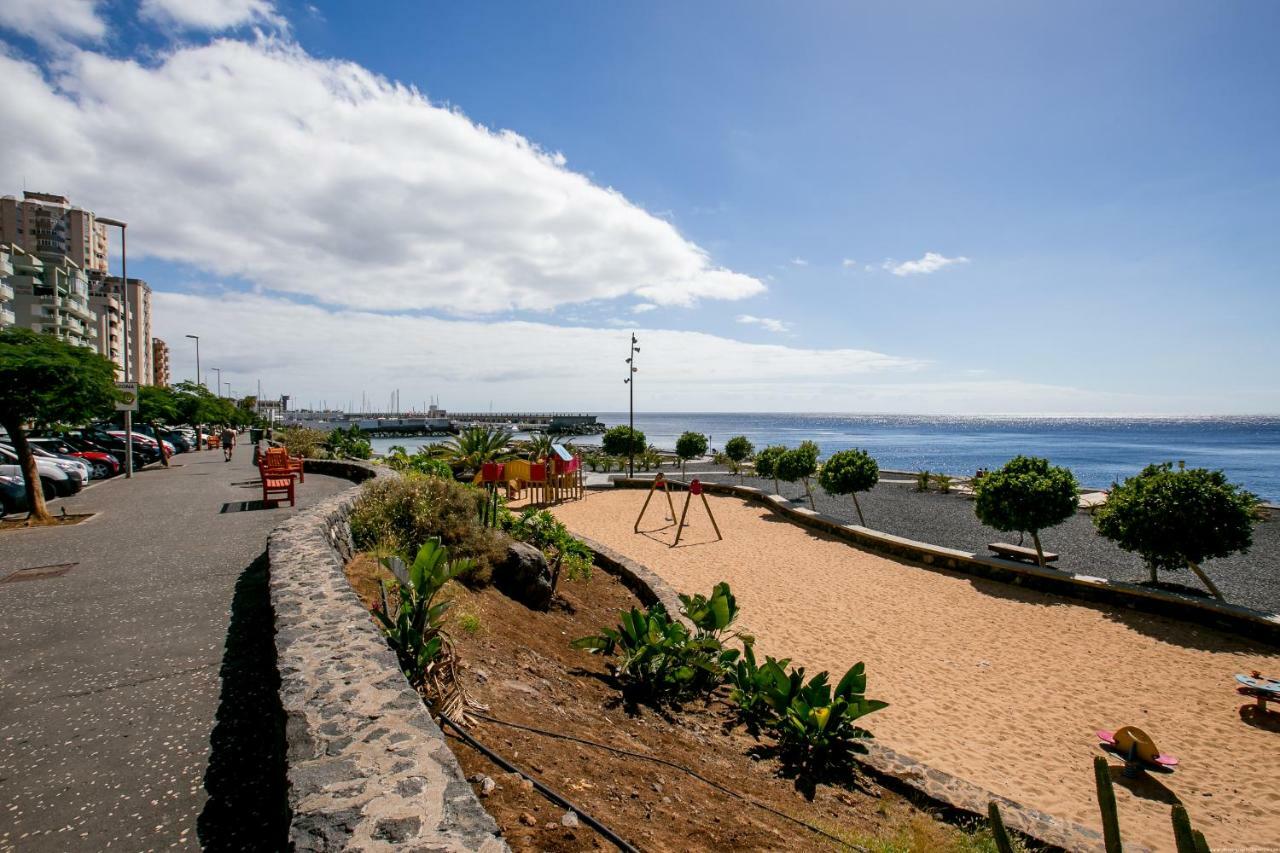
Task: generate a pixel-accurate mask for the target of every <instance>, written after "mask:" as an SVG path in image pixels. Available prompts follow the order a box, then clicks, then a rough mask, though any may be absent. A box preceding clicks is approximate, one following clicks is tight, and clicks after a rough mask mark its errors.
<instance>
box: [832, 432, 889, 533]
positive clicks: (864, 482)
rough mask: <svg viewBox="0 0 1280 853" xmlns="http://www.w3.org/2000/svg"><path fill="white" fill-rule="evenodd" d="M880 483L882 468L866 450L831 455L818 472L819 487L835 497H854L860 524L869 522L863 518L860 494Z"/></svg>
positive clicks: (854, 505)
mask: <svg viewBox="0 0 1280 853" xmlns="http://www.w3.org/2000/svg"><path fill="white" fill-rule="evenodd" d="M878 482H880V466H879V465H877V464H876V460H874V459H872V458H871V454H870V453H867V452H866V451H865V450H841V451H839V452H837V453H833V454H831V458H830V459H828V460H827V461H826V462H824V463H823V464H822V470H821V471H819V472H818V485H820V486H822V488H824V489H826V490H827V492H828V493H830V494H833V495H852V496H853V508H854V509H855V510H857V511H858V523H859V524H862V525H865V524H866V523H867V522H866V520H865V519H864V518H863V517H862V505H861V504H859V503H858V492H865V491H867V490H869V489H871V488H873V487H874V486H875V484H876V483H878Z"/></svg>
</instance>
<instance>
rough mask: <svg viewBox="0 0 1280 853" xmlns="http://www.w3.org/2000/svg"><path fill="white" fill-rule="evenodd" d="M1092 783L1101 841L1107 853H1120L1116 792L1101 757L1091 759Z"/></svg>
mask: <svg viewBox="0 0 1280 853" xmlns="http://www.w3.org/2000/svg"><path fill="white" fill-rule="evenodd" d="M1093 781H1094V783H1095V784H1096V785H1097V788H1098V808H1099V809H1100V810H1101V811H1102V839H1103V843H1104V844H1105V845H1106V848H1107V853H1120V851H1121V849H1122V845H1121V843H1120V817H1119V815H1118V814H1117V812H1116V792H1115V789H1114V788H1112V787H1111V768H1110V766H1108V764H1107V760H1106V759H1105V758H1103V757H1102V756H1101V755H1095V756H1094V758H1093Z"/></svg>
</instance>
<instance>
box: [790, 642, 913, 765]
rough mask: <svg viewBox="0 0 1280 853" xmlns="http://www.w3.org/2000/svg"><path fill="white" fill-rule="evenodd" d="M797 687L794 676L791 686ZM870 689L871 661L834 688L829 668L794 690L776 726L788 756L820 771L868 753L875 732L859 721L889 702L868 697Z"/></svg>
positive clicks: (792, 760)
mask: <svg viewBox="0 0 1280 853" xmlns="http://www.w3.org/2000/svg"><path fill="white" fill-rule="evenodd" d="M800 675H801V676H803V670H800ZM792 685H793V681H791V680H789V681H788V689H789V690H791V688H792ZM866 689H867V676H866V665H865V664H863V663H861V662H859V663H856V664H854V665H853V666H852V667H850V668H849V671H848V672H846V673H845V674H844V678H841V679H840V683H839V684H837V685H836V687H835V690H834V691H833V690H832V689H831V685H830V684H829V683H828V681H827V673H825V672H820V673H818V674H817V675H815V676H814V677H813V678H812V679H810V681H809V682H808V683H807V684H803V685H802V686H799V687H798V689H794V690H791V695H790V701H789V702H788V703H787V705H786V708H785V710H784V711H783V712H782V714H781V719H780V720H779V721H778V723H777V725H776V731H777V736H778V745H779V747H781V749H782V752H783V755H784V757H786V758H787V759H788V760H789V761H790V762H792V763H794V764H795V765H796V766H798V767H801V768H803V769H804V770H806V771H808V772H810V773H817V774H821V773H823V772H826V771H828V770H830V769H834V768H837V767H842V766H845V765H846V764H847V763H848V761H849V759H850V757H851V755H852V754H853V753H856V752H866V751H867V748H866V746H864V745H863V744H862V741H863V740H866V739H868V738H870V737H872V735H871V732H869V731H867V730H866V729H864V728H862V727H861V726H859V725H857V723H856V721H857V720H859V719H861V718H862V717H865V716H866V715H867V714H871V713H874V712H876V711H879V710H880V709H881V708H886V707H888V705H889V703H888V702H882V701H880V700H879V699H868V698H867V697H866V695H865V694H866Z"/></svg>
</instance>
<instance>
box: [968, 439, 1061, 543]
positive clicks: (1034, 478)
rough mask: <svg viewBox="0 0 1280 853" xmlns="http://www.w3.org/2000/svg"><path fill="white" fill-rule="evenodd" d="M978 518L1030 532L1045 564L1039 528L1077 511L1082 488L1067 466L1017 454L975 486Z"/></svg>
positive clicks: (997, 527)
mask: <svg viewBox="0 0 1280 853" xmlns="http://www.w3.org/2000/svg"><path fill="white" fill-rule="evenodd" d="M974 496H975V497H976V498H977V501H976V503H974V511H975V512H976V513H977V514H978V520H979V521H981V522H982V523H983V524H985V525H987V526H988V527H994V528H995V529H996V530H1003V531H1011V530H1017V531H1019V532H1023V531H1025V532H1027V533H1030V534H1031V540H1032V541H1033V542H1035V545H1036V560H1037V562H1039V564H1040V566H1041V568H1043V567H1044V548H1043V547H1042V546H1041V544H1040V531H1041V530H1046V529H1048V528H1050V527H1053V526H1055V525H1058V524H1061V523H1062V522H1064V521H1066V520H1067V519H1068V518H1070V517H1071V515H1072V514H1073V513H1074V512H1075V511H1076V506H1077V503H1078V502H1079V500H1080V488H1079V486H1078V485H1077V483H1076V478H1075V475H1074V474H1072V473H1071V471H1070V470H1069V469H1067V468H1060V467H1057V466H1054V465H1050V464H1049V460H1048V459H1041V458H1039V457H1036V456H1015V457H1014V458H1012V459H1010V460H1009V461H1008V462H1006V463H1005V465H1004V467H1003V468H1000V469H998V470H996V471H992V472H991V473H989V474H987V475H986V476H985V477H983V478H982V479H981V480H979V481H978V484H977V485H976V486H975V487H974Z"/></svg>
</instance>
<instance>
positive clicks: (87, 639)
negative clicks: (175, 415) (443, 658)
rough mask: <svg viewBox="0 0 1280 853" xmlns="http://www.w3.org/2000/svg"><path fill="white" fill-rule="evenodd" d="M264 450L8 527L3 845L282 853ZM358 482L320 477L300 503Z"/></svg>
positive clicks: (3, 561) (2, 662)
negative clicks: (39, 571) (76, 517)
mask: <svg viewBox="0 0 1280 853" xmlns="http://www.w3.org/2000/svg"><path fill="white" fill-rule="evenodd" d="M251 455H252V454H251V451H249V449H248V448H247V446H244V445H242V446H241V447H240V448H238V449H237V452H236V456H237V459H236V460H235V461H233V462H231V463H229V464H228V463H226V462H224V461H223V459H222V453H221V451H216V450H215V451H203V452H197V453H187V454H182V455H180V456H177V457H175V458H174V460H173V467H171V468H170V469H169V470H164V469H148V470H146V471H142V472H140V473H138V474H137V475H136V476H135V477H134V478H133V480H125V479H123V478H116V479H114V480H108V481H105V482H102V483H100V484H98V485H95V486H92V487H91V488H89V489H87V490H85V491H84V492H83V493H81V494H80V495H78V496H76V497H73V498H70V499H68V500H66V501H65V502H59V503H55V504H54V505H53V507H54V510H55V512H56V511H58V507H60V506H61V505H62V504H63V503H65V504H66V506H67V509H68V512H77V513H78V512H95V513H98V515H97V516H95V517H94V518H92V519H90V520H89V521H87V522H84V523H82V524H78V525H73V526H68V527H63V528H52V529H39V530H30V531H26V530H23V531H10V532H4V533H0V580H3V579H4V578H5V577H6V576H8V575H10V574H11V573H12V572H13V571H15V570H19V569H25V568H31V567H36V566H50V565H56V564H67V563H71V564H74V565H73V566H72V567H71V568H70V570H69V571H67V572H66V573H65V574H61V575H57V576H48V575H46V576H44V577H39V578H36V579H31V580H21V581H13V580H10V581H8V582H0V851H10V850H22V851H26V850H36V851H45V850H50V851H52V850H57V851H63V850H86V851H88V850H93V851H100V850H165V849H186V848H190V849H195V848H199V847H201V846H204V847H206V848H208V849H271V848H272V847H273V846H274V840H273V836H271V835H270V833H269V832H268V830H267V829H264V828H263V827H269V828H272V829H278V828H279V827H280V826H281V823H280V818H281V816H282V815H283V814H284V812H282V811H281V809H283V808H284V807H285V806H284V801H283V794H284V789H283V787H282V780H283V755H282V754H281V753H280V752H279V750H278V749H276V747H275V743H276V741H275V739H274V738H273V737H272V727H273V726H279V725H282V720H283V717H282V715H281V713H280V712H279V708H278V705H276V704H275V702H276V697H275V690H274V684H273V683H272V679H273V678H274V674H275V671H274V650H273V649H272V647H271V626H270V625H271V623H270V618H271V615H270V610H269V599H268V598H267V597H266V596H267V591H266V581H267V576H266V561H265V559H264V558H263V552H264V550H265V546H266V539H267V534H268V533H269V532H270V530H271V529H272V528H273V527H274V526H275V525H277V524H279V523H280V522H281V521H283V520H284V519H285V518H287V517H288V516H289V515H291V514H292V513H294V512H296V510H295V509H291V508H289V507H288V506H287V505H286V506H283V507H280V508H276V509H247V510H242V511H233V512H223V511H222V510H223V507H224V505H226V504H233V505H239V504H240V503H241V502H244V501H256V500H258V499H259V498H261V494H262V493H261V489H260V487H259V486H257V485H256V481H257V471H256V469H255V468H253V466H252V465H251V464H250V462H251V458H250V457H251ZM349 487H351V484H350V483H348V482H347V481H345V480H338V479H334V478H330V477H323V476H319V475H308V476H307V482H306V484H305V485H302V486H299V498H300V499H299V502H298V503H299V508H302V507H306V506H308V505H311V504H314V503H316V502H317V501H319V500H321V499H323V498H324V497H327V496H329V495H332V494H334V493H336V492H339V491H341V490H343V489H346V488H349Z"/></svg>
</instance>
